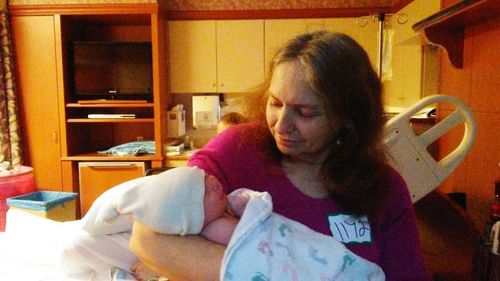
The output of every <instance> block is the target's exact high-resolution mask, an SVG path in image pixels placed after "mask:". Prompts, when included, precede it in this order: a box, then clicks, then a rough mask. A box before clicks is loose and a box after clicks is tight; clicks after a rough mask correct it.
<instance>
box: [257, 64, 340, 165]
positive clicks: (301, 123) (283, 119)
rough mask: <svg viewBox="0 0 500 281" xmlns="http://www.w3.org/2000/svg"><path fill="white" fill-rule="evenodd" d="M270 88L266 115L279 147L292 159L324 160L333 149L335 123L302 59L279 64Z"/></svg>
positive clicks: (319, 161)
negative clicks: (305, 73) (306, 77)
mask: <svg viewBox="0 0 500 281" xmlns="http://www.w3.org/2000/svg"><path fill="white" fill-rule="evenodd" d="M268 91H269V92H268V95H269V97H268V100H267V107H266V119H267V124H268V126H269V129H270V130H271V134H272V135H273V137H274V140H275V141H276V144H277V146H278V149H279V150H280V151H281V152H282V153H283V154H285V155H287V156H289V157H291V158H293V159H299V160H303V161H308V162H312V163H322V162H323V161H324V160H325V159H326V157H327V156H328V154H329V152H330V150H331V144H332V142H333V139H334V136H335V131H336V126H335V124H334V123H335V122H334V121H333V120H331V119H330V118H329V117H328V114H327V110H326V108H325V104H324V102H323V101H322V100H321V98H320V97H319V96H318V95H317V94H316V93H315V92H314V91H313V90H312V89H311V87H310V86H309V84H308V83H307V82H306V81H305V75H304V72H303V70H302V68H301V67H300V65H299V63H298V62H297V61H288V62H283V63H280V64H278V65H277V66H276V67H275V70H274V72H273V76H272V79H271V84H270V87H269V90H268Z"/></svg>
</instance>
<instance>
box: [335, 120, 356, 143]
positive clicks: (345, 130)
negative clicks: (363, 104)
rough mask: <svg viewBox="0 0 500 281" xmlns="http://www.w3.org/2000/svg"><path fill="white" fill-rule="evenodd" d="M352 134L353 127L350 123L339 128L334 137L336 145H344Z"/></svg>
mask: <svg viewBox="0 0 500 281" xmlns="http://www.w3.org/2000/svg"><path fill="white" fill-rule="evenodd" d="M352 134H353V126H352V124H351V123H348V124H344V125H342V126H341V127H340V129H339V130H338V132H337V136H336V137H335V142H336V144H337V145H340V144H343V143H345V142H346V141H347V140H348V139H349V138H350V137H351V136H352Z"/></svg>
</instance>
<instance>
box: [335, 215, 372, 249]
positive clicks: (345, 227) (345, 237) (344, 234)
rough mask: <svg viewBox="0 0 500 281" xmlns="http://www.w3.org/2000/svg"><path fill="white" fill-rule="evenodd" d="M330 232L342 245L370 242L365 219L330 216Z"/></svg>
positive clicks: (368, 226)
mask: <svg viewBox="0 0 500 281" xmlns="http://www.w3.org/2000/svg"><path fill="white" fill-rule="evenodd" d="M328 219H329V221H330V230H331V231H332V234H333V236H334V237H335V238H336V239H337V240H339V241H341V242H344V243H349V242H358V243H362V242H371V232H370V225H369V223H368V219H367V218H366V216H365V217H358V218H356V217H352V216H349V215H343V214H338V215H331V216H329V217H328Z"/></svg>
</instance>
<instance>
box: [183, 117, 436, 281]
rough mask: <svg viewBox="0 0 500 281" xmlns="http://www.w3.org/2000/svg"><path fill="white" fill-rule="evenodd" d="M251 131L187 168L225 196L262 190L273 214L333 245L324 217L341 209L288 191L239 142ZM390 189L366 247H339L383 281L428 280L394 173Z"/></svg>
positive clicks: (251, 146) (219, 142)
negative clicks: (372, 267) (371, 266)
mask: <svg viewBox="0 0 500 281" xmlns="http://www.w3.org/2000/svg"><path fill="white" fill-rule="evenodd" d="M251 130H256V127H255V126H254V125H248V124H247V125H238V126H234V127H232V128H230V129H227V130H226V131H224V132H223V133H222V134H220V135H219V136H217V137H215V138H213V139H212V140H211V141H210V142H209V143H208V144H207V145H206V146H205V147H204V148H203V149H201V150H200V151H198V152H197V153H196V154H194V155H193V156H192V157H191V158H190V159H189V161H188V165H189V166H197V167H199V168H202V169H203V170H205V172H206V173H207V174H211V175H214V176H216V177H217V178H218V179H219V180H220V181H221V182H222V184H223V185H224V187H225V189H226V192H228V193H229V192H231V191H232V190H234V189H237V188H240V187H246V188H250V189H253V190H256V191H267V192H269V194H270V195H271V197H272V200H273V211H274V212H276V213H279V214H281V215H283V216H285V217H287V218H290V219H292V220H295V221H298V222H300V223H302V224H304V225H306V226H308V227H310V228H311V229H313V230H315V231H318V232H321V233H323V234H326V235H330V236H334V237H335V238H337V240H339V239H338V238H339V237H336V236H339V235H338V233H340V232H338V233H337V235H335V234H334V233H333V231H332V230H331V227H332V225H333V224H332V222H331V221H330V220H329V217H331V216H332V215H334V214H338V213H342V208H341V207H340V206H339V205H338V204H337V203H336V202H335V201H334V200H332V199H330V198H328V199H315V198H311V197H309V196H307V195H305V194H303V193H302V192H301V191H299V190H298V189H297V188H296V187H294V186H293V184H292V183H291V182H290V181H289V180H288V178H287V177H286V175H285V174H284V172H283V171H282V169H281V167H280V166H279V165H278V164H276V163H274V162H273V161H270V160H268V159H266V158H265V157H264V156H263V144H262V143H258V142H248V141H247V140H246V139H244V138H243V137H242V136H243V135H248V133H249V132H251ZM250 135H251V134H250ZM390 185H391V188H390V194H389V195H388V196H387V198H386V202H385V204H384V206H385V207H384V208H383V209H382V210H380V213H379V214H378V215H377V217H379V218H380V219H379V220H378V221H377V224H375V225H373V224H372V225H370V229H371V242H367V243H345V244H346V246H347V247H348V248H349V249H350V250H351V251H353V252H354V253H355V254H357V255H359V256H361V257H364V258H366V259H368V260H370V261H372V262H374V263H376V264H378V265H380V266H381V267H382V269H383V270H384V272H385V274H386V277H387V280H398V281H403V280H419V281H423V280H432V278H431V277H430V275H429V274H428V273H427V272H426V270H425V268H424V265H423V261H422V257H421V252H420V244H419V238H418V232H417V228H416V221H415V214H414V209H413V205H412V203H411V200H410V196H409V193H408V190H407V188H406V184H405V183H404V181H403V179H402V178H401V176H400V175H399V174H398V173H397V172H395V171H394V170H393V171H392V173H391V183H390Z"/></svg>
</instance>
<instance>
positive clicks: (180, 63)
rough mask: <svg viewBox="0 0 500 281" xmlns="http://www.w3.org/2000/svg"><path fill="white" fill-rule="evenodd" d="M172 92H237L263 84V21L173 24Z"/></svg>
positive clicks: (170, 30) (171, 48) (171, 56)
mask: <svg viewBox="0 0 500 281" xmlns="http://www.w3.org/2000/svg"><path fill="white" fill-rule="evenodd" d="M168 24H169V43H170V81H171V84H170V85H171V88H170V91H171V92H172V93H219V92H220V93H238V92H245V91H248V90H249V89H251V88H253V87H255V86H257V85H259V84H260V83H262V82H263V81H264V21H263V20H219V21H171V22H169V23H168Z"/></svg>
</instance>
